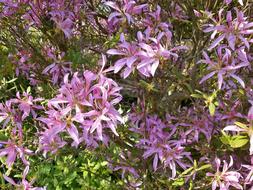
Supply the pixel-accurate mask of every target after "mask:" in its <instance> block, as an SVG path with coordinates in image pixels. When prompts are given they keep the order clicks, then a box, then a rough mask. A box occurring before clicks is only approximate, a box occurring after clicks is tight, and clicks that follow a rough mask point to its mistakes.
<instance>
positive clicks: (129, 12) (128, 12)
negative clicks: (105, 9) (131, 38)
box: [104, 0, 147, 25]
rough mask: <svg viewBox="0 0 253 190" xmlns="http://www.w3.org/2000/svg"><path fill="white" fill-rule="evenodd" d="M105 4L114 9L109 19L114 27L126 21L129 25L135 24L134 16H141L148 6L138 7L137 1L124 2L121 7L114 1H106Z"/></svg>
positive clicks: (125, 0) (127, 0) (126, 0)
mask: <svg viewBox="0 0 253 190" xmlns="http://www.w3.org/2000/svg"><path fill="white" fill-rule="evenodd" d="M104 4H105V5H107V6H109V7H110V8H112V9H114V12H112V13H111V14H110V15H109V17H108V22H112V24H113V25H117V24H118V23H121V22H124V19H126V21H127V22H128V24H131V23H134V19H133V16H134V15H138V14H141V13H142V12H143V10H144V9H145V8H146V7H147V4H141V5H136V4H137V3H136V1H135V0H123V1H122V3H121V5H118V4H117V3H116V2H113V1H106V2H105V3H104Z"/></svg>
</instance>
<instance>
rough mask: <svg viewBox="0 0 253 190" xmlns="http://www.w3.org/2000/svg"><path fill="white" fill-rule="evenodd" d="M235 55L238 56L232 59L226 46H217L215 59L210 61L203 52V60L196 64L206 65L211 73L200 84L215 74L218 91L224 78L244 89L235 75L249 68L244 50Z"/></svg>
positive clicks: (241, 81)
mask: <svg viewBox="0 0 253 190" xmlns="http://www.w3.org/2000/svg"><path fill="white" fill-rule="evenodd" d="M237 54H238V56H237V57H234V56H233V55H232V52H231V50H229V49H228V48H227V47H226V46H219V47H218V48H217V51H216V56H215V59H211V58H210V57H209V55H208V54H207V53H206V52H203V57H204V58H205V59H202V60H200V61H199V62H198V63H200V62H202V63H205V64H208V67H207V70H210V71H211V72H210V73H209V74H207V75H206V76H204V77H203V78H202V79H201V81H200V84H201V83H203V82H204V81H206V80H207V79H209V78H211V77H213V76H214V75H215V74H217V76H218V89H221V87H222V84H223V82H224V77H231V78H233V79H235V80H236V81H237V82H238V83H239V84H240V85H241V86H242V87H243V88H244V87H245V83H244V81H243V80H242V79H241V78H240V77H239V76H238V75H237V74H236V71H237V70H239V69H241V68H243V67H247V66H249V61H248V59H247V56H246V53H245V51H244V49H239V50H237Z"/></svg>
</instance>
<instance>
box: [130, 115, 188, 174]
mask: <svg viewBox="0 0 253 190" xmlns="http://www.w3.org/2000/svg"><path fill="white" fill-rule="evenodd" d="M131 118H133V119H134V120H133V122H134V123H133V124H134V127H133V128H131V130H132V131H134V132H136V133H139V134H141V135H142V136H143V137H142V138H141V139H140V142H139V143H138V144H137V145H136V146H137V147H138V148H142V149H144V153H143V158H144V159H147V158H149V157H152V158H153V169H154V171H156V170H157V169H158V168H160V167H159V163H161V164H162V165H161V167H162V168H169V169H170V170H171V177H172V178H175V177H176V171H177V166H179V167H180V168H182V169H187V168H188V167H189V166H190V165H189V164H188V163H187V160H191V157H190V153H189V152H186V151H185V149H184V147H183V143H184V142H183V141H182V140H174V139H173V138H172V137H173V135H174V134H175V131H176V129H175V130H173V129H172V130H171V131H170V132H166V129H167V130H168V126H166V124H165V123H163V122H162V121H161V120H160V119H159V118H157V117H156V116H154V117H152V116H148V117H147V118H146V119H145V120H146V121H145V122H142V121H138V120H139V119H140V118H139V119H137V118H136V116H134V115H131ZM136 119H137V120H136ZM143 119H144V118H143ZM135 124H138V126H139V127H138V126H135Z"/></svg>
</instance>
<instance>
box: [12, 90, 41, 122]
mask: <svg viewBox="0 0 253 190" xmlns="http://www.w3.org/2000/svg"><path fill="white" fill-rule="evenodd" d="M16 96H17V98H15V99H12V100H11V101H12V102H13V104H17V105H18V109H19V110H20V111H22V113H23V115H22V120H24V119H25V118H26V117H28V116H29V115H30V113H32V116H33V118H36V117H37V113H36V111H37V110H41V109H42V106H39V105H36V103H37V102H40V101H42V100H43V99H42V98H33V96H32V95H30V93H29V92H23V94H22V96H21V95H20V92H17V94H16Z"/></svg>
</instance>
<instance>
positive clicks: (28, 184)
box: [3, 166, 46, 190]
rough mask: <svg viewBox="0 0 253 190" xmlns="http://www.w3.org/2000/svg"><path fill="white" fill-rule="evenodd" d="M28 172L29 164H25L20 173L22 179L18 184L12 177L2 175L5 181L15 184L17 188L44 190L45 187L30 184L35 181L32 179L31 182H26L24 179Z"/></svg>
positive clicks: (20, 189) (22, 189) (19, 189)
mask: <svg viewBox="0 0 253 190" xmlns="http://www.w3.org/2000/svg"><path fill="white" fill-rule="evenodd" d="M28 172H29V166H26V168H25V170H24V172H23V174H22V181H21V182H20V183H18V184H17V183H16V182H15V181H14V180H13V179H12V178H10V177H8V176H6V175H3V177H4V179H5V180H6V181H8V182H9V183H10V184H12V185H13V186H15V188H16V189H18V190H46V187H33V186H32V184H33V183H34V182H35V181H34V180H32V181H31V182H28V181H27V180H26V176H27V174H28Z"/></svg>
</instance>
